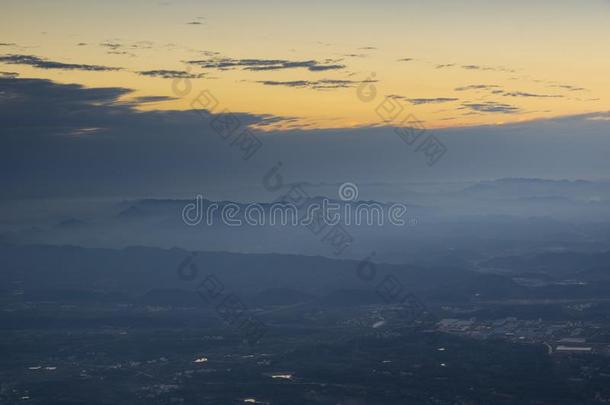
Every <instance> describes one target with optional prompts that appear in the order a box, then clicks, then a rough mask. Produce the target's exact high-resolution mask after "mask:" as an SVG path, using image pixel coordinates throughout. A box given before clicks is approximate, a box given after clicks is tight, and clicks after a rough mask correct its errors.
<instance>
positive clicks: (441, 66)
mask: <svg viewBox="0 0 610 405" xmlns="http://www.w3.org/2000/svg"><path fill="white" fill-rule="evenodd" d="M453 66H455V63H446V64H444V65H436V66H435V67H436V69H445V68H450V67H453Z"/></svg>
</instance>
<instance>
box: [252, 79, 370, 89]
mask: <svg viewBox="0 0 610 405" xmlns="http://www.w3.org/2000/svg"><path fill="white" fill-rule="evenodd" d="M364 82H366V83H370V82H374V81H373V80H368V81H353V80H333V79H322V80H291V81H275V80H260V81H257V82H256V83H260V84H264V85H265V86H284V87H297V88H310V89H314V90H328V89H342V88H349V87H355V86H357V85H359V84H361V83H364Z"/></svg>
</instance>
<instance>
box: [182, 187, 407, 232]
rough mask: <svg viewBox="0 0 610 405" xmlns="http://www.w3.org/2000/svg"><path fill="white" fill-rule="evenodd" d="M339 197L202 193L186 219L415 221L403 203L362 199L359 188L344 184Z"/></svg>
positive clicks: (298, 222) (195, 221) (371, 223)
mask: <svg viewBox="0 0 610 405" xmlns="http://www.w3.org/2000/svg"><path fill="white" fill-rule="evenodd" d="M339 198H340V201H338V200H331V199H328V198H321V197H320V198H311V199H309V200H308V201H307V203H306V204H295V203H294V202H288V201H286V200H285V199H282V200H281V201H276V202H273V203H269V204H261V203H251V204H237V203H233V202H229V203H221V204H219V203H218V202H212V201H208V200H205V199H204V198H203V195H201V194H199V195H197V197H196V198H195V202H193V203H189V204H186V205H185V206H184V208H183V209H182V220H183V221H184V223H185V224H187V225H189V226H195V225H199V224H202V223H205V224H206V225H208V226H212V225H214V224H215V223H221V224H224V225H227V226H244V225H248V226H266V225H270V226H277V225H280V226H305V227H309V226H312V225H313V223H314V222H319V221H322V223H323V224H325V225H330V226H335V225H339V224H341V225H345V226H350V225H358V226H360V225H368V226H384V225H386V224H389V225H393V226H405V225H408V224H413V220H412V219H408V218H406V217H405V215H406V213H407V207H406V205H404V204H401V203H392V204H381V203H379V202H372V201H358V187H357V186H356V185H355V184H354V183H343V184H342V185H341V186H340V187H339Z"/></svg>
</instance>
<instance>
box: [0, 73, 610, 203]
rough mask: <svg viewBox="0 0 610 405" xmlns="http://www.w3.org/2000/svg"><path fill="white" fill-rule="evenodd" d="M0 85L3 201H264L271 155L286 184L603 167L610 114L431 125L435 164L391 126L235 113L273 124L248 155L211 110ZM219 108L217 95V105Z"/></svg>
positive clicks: (587, 172) (37, 84)
mask: <svg viewBox="0 0 610 405" xmlns="http://www.w3.org/2000/svg"><path fill="white" fill-rule="evenodd" d="M0 88H1V89H2V93H0V185H1V186H2V190H3V193H2V194H0V199H9V198H11V199H17V198H23V197H32V196H34V197H38V198H42V197H48V196H61V197H70V196H78V197H83V196H120V197H121V198H123V197H124V196H136V195H137V196H168V195H182V196H188V197H189V198H190V197H191V196H193V195H196V194H198V193H205V194H206V195H209V194H210V193H213V192H215V191H216V192H222V191H218V190H227V189H230V190H232V191H227V193H229V194H228V195H229V196H230V197H235V198H239V199H243V200H244V201H245V200H247V201H260V199H256V200H255V199H253V198H252V194H250V193H251V192H253V190H254V191H256V190H259V191H260V193H261V194H260V195H259V197H260V198H263V199H265V198H266V199H269V200H271V199H274V198H276V197H277V196H278V195H280V193H282V192H284V191H285V190H279V191H278V192H277V193H269V192H268V191H266V190H265V189H264V188H263V187H262V185H261V181H262V178H263V176H264V175H265V174H266V173H268V171H269V169H270V168H271V167H272V166H273V165H275V164H276V163H277V162H278V161H279V160H281V161H282V162H283V163H284V164H283V167H282V172H281V175H282V177H283V178H284V180H285V181H286V182H299V181H311V182H321V181H324V182H327V183H330V182H343V181H345V180H346V179H350V180H351V181H354V182H356V183H357V184H359V183H364V182H367V181H379V180H380V179H383V181H386V182H387V181H396V182H399V181H403V182H404V181H406V180H412V181H449V180H451V181H453V180H464V179H479V178H499V177H524V176H529V177H547V178H552V177H560V176H569V177H570V178H573V177H576V176H579V177H587V176H595V177H610V164H609V163H608V154H609V153H610V141H609V138H610V130H609V126H610V121H609V120H607V117H608V114H607V113H606V114H605V115H604V114H595V115H594V114H591V115H583V116H572V117H563V118H556V119H552V120H538V121H531V122H525V123H518V124H510V125H488V126H481V127H468V128H450V129H435V131H434V136H435V137H437V138H438V139H439V140H441V142H443V144H445V145H446V146H447V148H448V150H449V152H448V153H447V154H446V156H445V157H444V158H443V159H442V160H441V161H440V162H439V163H438V164H437V165H436V166H434V167H433V168H430V167H428V166H427V165H426V164H425V163H424V160H423V156H420V157H422V159H418V158H417V157H418V155H417V154H414V152H413V148H412V147H409V146H408V145H406V144H405V143H404V142H402V141H401V140H400V139H399V138H398V137H397V136H396V134H395V132H394V131H393V130H392V128H390V127H387V126H378V127H368V128H357V129H354V128H343V129H329V130H320V129H304V127H303V125H302V124H299V125H300V127H296V128H295V129H293V130H290V131H284V130H281V131H280V130H277V129H273V128H277V126H275V124H281V123H290V124H289V125H285V127H290V126H291V125H292V124H294V125H297V124H298V122H297V121H296V119H295V118H294V117H278V116H270V115H253V114H244V113H235V114H233V117H234V119H235V120H237V121H238V123H239V124H240V128H243V127H246V126H250V127H265V126H266V127H267V129H268V130H269V132H257V133H256V134H257V136H258V137H259V138H260V139H261V141H262V142H263V143H264V146H263V148H261V150H260V152H258V153H257V154H256V155H255V156H254V157H253V158H252V159H251V160H249V161H247V162H246V161H244V160H243V159H242V155H241V154H240V151H239V149H238V148H236V147H235V146H234V145H233V146H232V145H231V141H232V139H234V138H230V139H226V138H223V137H222V136H220V135H219V134H218V133H217V132H215V131H214V130H213V129H212V128H211V126H210V120H214V119H217V118H218V115H215V114H214V113H212V114H203V115H206V116H207V117H209V118H203V117H202V115H200V114H196V113H195V112H193V111H149V110H147V111H141V110H138V109H136V108H135V106H134V105H133V104H128V103H124V102H121V100H122V99H124V98H125V97H124V96H126V95H129V94H130V90H129V89H124V88H84V87H82V86H77V85H65V84H59V83H54V82H51V81H48V80H37V79H0ZM196 95H197V93H196V92H193V93H192V94H190V95H189V96H188V97H189V98H190V97H192V98H195V97H196ZM150 100H154V99H149V98H147V99H146V100H144V101H150ZM467 104H471V106H470V107H466V106H464V107H463V109H464V110H466V109H467V110H468V111H469V112H472V113H475V112H476V111H473V109H474V110H480V111H483V112H482V113H486V112H488V110H490V109H494V105H493V104H487V105H485V106H484V107H483V108H481V107H478V106H476V105H475V104H474V103H467ZM498 106H502V105H501V104H499V103H496V104H495V109H496V110H497V109H498ZM508 107H510V106H508ZM508 107H507V106H504V110H506V109H507V108H508ZM222 108H224V104H223V100H222V99H221V100H220V107H219V108H218V111H220V110H221V109H222ZM463 112H466V111H463ZM270 126H271V127H270ZM515 135H519V136H515ZM566 141H569V147H566V145H567V144H566ZM373 152H374V153H373ZM376 156H383V159H376ZM312 162H315V164H312ZM557 162H562V164H557ZM227 185H230V187H227ZM230 193H235V194H230ZM224 196H227V194H224Z"/></svg>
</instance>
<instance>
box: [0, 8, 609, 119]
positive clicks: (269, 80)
mask: <svg viewBox="0 0 610 405" xmlns="http://www.w3.org/2000/svg"><path fill="white" fill-rule="evenodd" d="M1 4H2V13H0V72H3V73H1V74H2V75H3V76H5V77H10V76H11V75H12V76H16V77H19V78H42V79H50V80H52V81H55V82H58V83H65V84H67V83H75V84H80V85H83V86H86V87H120V88H127V89H132V90H133V92H131V93H128V94H125V95H123V96H122V100H125V101H128V100H132V101H133V100H135V101H134V102H136V103H137V104H138V105H137V108H138V109H143V110H153V109H159V110H176V109H178V110H181V109H189V108H191V107H190V103H191V101H192V99H193V96H194V95H195V93H196V92H198V91H200V90H203V89H209V90H210V91H211V92H212V93H213V94H214V95H215V96H216V97H217V98H218V100H220V102H221V103H222V105H223V108H227V109H229V110H230V111H234V112H240V113H249V114H255V115H270V116H274V117H276V118H277V119H276V120H274V122H273V123H272V124H271V125H268V126H267V127H266V129H275V128H279V129H287V128H301V129H303V128H307V129H312V128H351V127H359V126H376V125H380V124H382V119H381V118H380V116H379V115H378V114H377V113H376V107H377V106H378V104H379V103H380V102H382V101H383V100H384V99H385V97H387V96H390V97H392V99H393V100H397V101H398V102H400V103H401V104H402V105H404V107H405V109H406V110H408V111H409V112H410V113H412V114H414V115H415V116H416V117H417V118H418V119H419V120H421V121H423V122H425V123H426V126H427V127H429V128H446V127H457V126H475V125H481V124H502V123H512V122H520V121H529V120H534V119H538V118H551V117H561V116H569V115H576V114H587V113H595V112H600V111H607V110H608V109H609V106H610V78H609V77H610V76H609V73H608V72H610V52H608V50H609V49H610V1H607V0H573V1H568V0H562V1H540V0H534V1H532V0H530V1H525V0H518V1H510V2H507V1H502V2H500V1H493V2H492V1H482V0H476V1H475V0H472V1H463V2H456V1H449V0H446V1H441V0H432V1H429V0H426V1H424V0H421V1H394V0H391V1H390V0H388V1H383V2H373V1H368V2H365V1H332V2H330V1H318V0H312V1H308V2H296V1H257V2H252V1H237V0H223V1H186V0H185V1H163V0H159V1H143V0H142V1H135V0H123V1H114V0H110V1H105V2H92V1H67V0H57V1H47V0H44V1H28V2H24V1H2V2H1ZM111 68H116V69H111ZM181 72H183V73H181ZM184 72H185V73H184ZM185 74H187V75H189V77H190V79H189V80H190V81H191V82H192V87H193V91H192V92H190V93H189V94H187V95H183V96H181V95H178V94H176V93H175V92H174V91H172V83H173V82H174V80H176V78H179V77H180V75H185ZM360 85H362V86H365V87H363V89H365V90H366V91H369V90H371V89H370V87H368V86H374V90H375V91H376V94H377V96H376V97H375V99H374V100H372V101H369V102H366V101H363V100H362V99H361V98H359V97H358V92H357V89H358V86H360ZM142 97H153V98H142Z"/></svg>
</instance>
